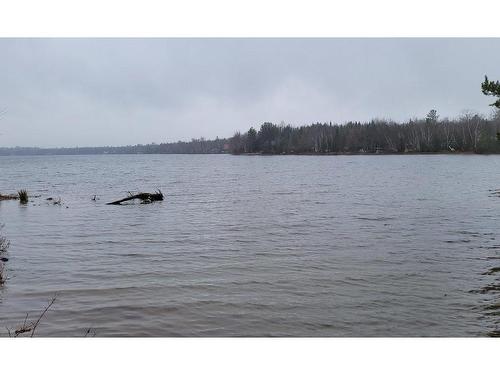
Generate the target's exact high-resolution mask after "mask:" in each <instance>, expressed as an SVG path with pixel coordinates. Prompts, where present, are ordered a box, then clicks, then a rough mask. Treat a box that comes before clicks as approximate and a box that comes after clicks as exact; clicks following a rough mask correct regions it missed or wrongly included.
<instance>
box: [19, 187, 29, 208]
mask: <svg viewBox="0 0 500 375" xmlns="http://www.w3.org/2000/svg"><path fill="white" fill-rule="evenodd" d="M17 195H18V196H19V202H20V203H21V204H26V203H28V192H27V191H26V190H24V189H21V190H19V191H18V192H17Z"/></svg>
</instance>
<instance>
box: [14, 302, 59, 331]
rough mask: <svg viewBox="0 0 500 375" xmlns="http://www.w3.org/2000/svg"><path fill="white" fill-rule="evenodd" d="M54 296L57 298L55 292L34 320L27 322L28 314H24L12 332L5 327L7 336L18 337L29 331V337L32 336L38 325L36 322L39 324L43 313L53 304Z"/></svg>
mask: <svg viewBox="0 0 500 375" xmlns="http://www.w3.org/2000/svg"><path fill="white" fill-rule="evenodd" d="M56 298H57V294H55V295H54V297H52V299H51V300H50V302H49V303H48V305H47V307H45V309H44V310H43V311H42V313H41V314H40V316H39V317H38V319H37V320H36V321H35V322H29V323H28V314H26V317H25V318H24V322H23V324H22V325H21V326H20V327H18V328H17V329H16V330H15V331H14V334H12V331H11V330H10V329H9V328H7V332H8V334H9V337H12V336H14V337H18V336H20V335H22V334H24V333H29V332H31V335H30V337H33V336H34V335H35V331H36V328H37V327H38V324H40V321H41V320H42V318H43V317H44V315H45V313H46V312H47V311H48V310H49V309H50V308H51V306H52V305H53V304H54V302H55V301H56Z"/></svg>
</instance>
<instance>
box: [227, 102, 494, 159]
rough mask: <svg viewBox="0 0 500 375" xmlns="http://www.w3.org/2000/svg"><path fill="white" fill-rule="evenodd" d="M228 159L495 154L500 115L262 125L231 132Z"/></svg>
mask: <svg viewBox="0 0 500 375" xmlns="http://www.w3.org/2000/svg"><path fill="white" fill-rule="evenodd" d="M229 151H230V152H231V153H233V154H242V153H263V154H329V153H332V154H342V153H427V152H470V153H499V152H500V111H498V110H497V111H496V112H495V113H494V114H493V115H492V116H491V117H490V118H485V117H484V116H482V115H479V114H475V113H471V112H465V113H464V114H463V115H462V116H460V117H459V118H457V119H453V120H450V119H443V120H440V119H439V115H438V113H437V111H436V110H431V111H429V113H428V114H427V116H426V117H425V118H424V119H414V120H409V121H407V122H403V123H397V122H394V121H390V120H372V121H369V122H365V123H361V122H348V123H346V124H342V125H339V124H332V123H316V124H311V125H307V126H300V127H293V126H291V125H285V124H283V123H282V124H280V125H276V124H272V123H264V124H262V125H261V127H260V129H259V130H258V131H257V130H255V129H254V128H250V129H249V130H248V131H247V132H246V133H243V134H242V133H239V132H236V133H235V134H234V136H233V137H232V138H230V139H229Z"/></svg>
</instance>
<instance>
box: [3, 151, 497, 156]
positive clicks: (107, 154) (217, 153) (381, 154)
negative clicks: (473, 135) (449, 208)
mask: <svg viewBox="0 0 500 375" xmlns="http://www.w3.org/2000/svg"><path fill="white" fill-rule="evenodd" d="M92 155H96V156H97V155H102V156H116V155H231V156H362V155H365V156H387V155H408V156H410V155H500V153H498V152H482V153H478V152H472V151H455V152H445V151H436V152H291V153H263V152H262V153H255V152H248V153H234V154H233V153H229V152H199V153H194V152H191V153H187V152H178V153H175V152H169V153H161V152H158V153H132V152H130V153H127V152H122V153H103V152H95V153H69V152H65V153H43V152H41V153H0V157H22V156H92Z"/></svg>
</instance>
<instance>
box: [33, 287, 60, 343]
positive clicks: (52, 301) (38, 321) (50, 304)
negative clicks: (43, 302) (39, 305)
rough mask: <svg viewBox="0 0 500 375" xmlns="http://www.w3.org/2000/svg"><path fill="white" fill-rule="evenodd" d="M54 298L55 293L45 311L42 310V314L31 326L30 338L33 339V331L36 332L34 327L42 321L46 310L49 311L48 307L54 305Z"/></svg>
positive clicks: (55, 296)
mask: <svg viewBox="0 0 500 375" xmlns="http://www.w3.org/2000/svg"><path fill="white" fill-rule="evenodd" d="M56 298H57V293H56V294H55V295H54V297H53V298H52V300H51V301H50V303H49V304H48V305H47V307H46V308H45V310H43V312H42V314H41V315H40V316H39V317H38V320H37V321H36V322H35V324H34V325H33V330H32V331H31V337H33V335H34V334H35V330H36V327H37V326H38V323H40V320H42V318H43V316H44V315H45V313H46V312H47V310H48V309H50V306H52V305H53V304H54V302H55V301H56Z"/></svg>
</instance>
